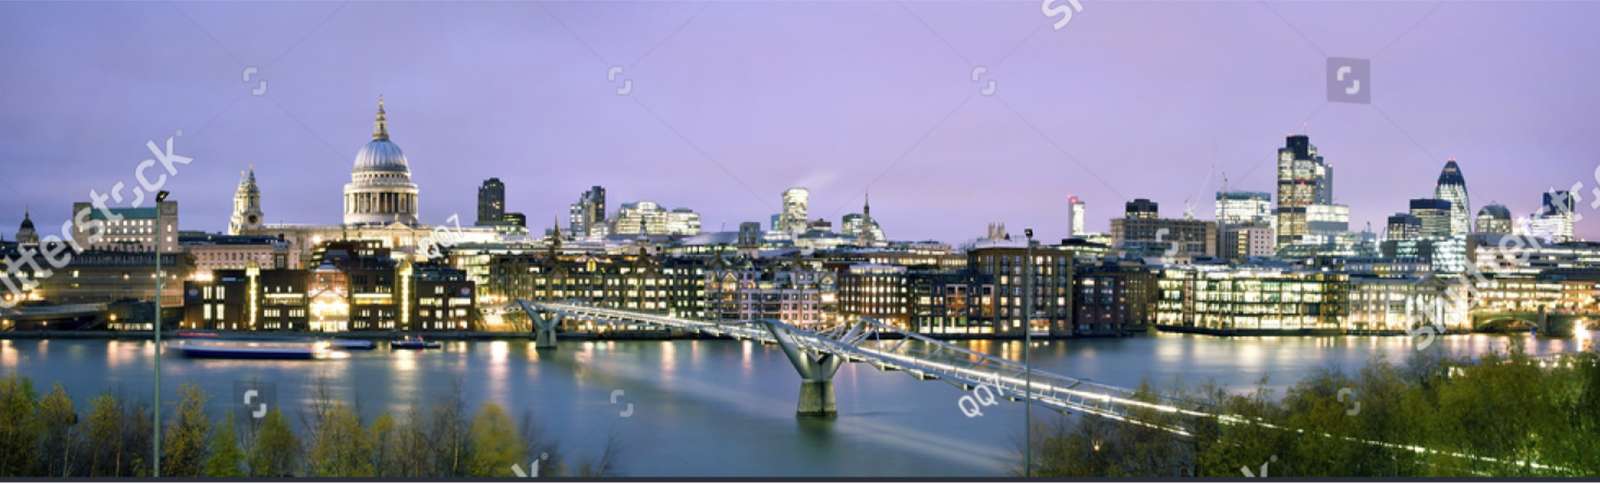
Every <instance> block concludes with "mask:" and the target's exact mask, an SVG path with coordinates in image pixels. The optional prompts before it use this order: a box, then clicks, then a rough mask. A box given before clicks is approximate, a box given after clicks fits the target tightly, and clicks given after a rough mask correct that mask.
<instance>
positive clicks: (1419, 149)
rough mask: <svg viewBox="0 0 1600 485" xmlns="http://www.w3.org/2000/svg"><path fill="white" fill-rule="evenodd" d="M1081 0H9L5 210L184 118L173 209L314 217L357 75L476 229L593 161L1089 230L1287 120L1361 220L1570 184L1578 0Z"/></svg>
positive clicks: (1210, 178)
mask: <svg viewBox="0 0 1600 485" xmlns="http://www.w3.org/2000/svg"><path fill="white" fill-rule="evenodd" d="M1082 3H1083V5H1084V10H1083V11H1082V12H1080V13H1079V14H1077V15H1076V16H1075V17H1074V18H1073V20H1072V21H1071V23H1070V24H1068V25H1067V26H1066V27H1065V28H1064V29H1062V30H1059V31H1057V30H1052V29H1051V28H1050V25H1051V23H1052V22H1053V21H1054V20H1055V19H1053V18H1047V17H1045V16H1044V15H1043V14H1042V13H1041V12H1040V5H1039V2H1038V1H1032V0H1029V1H1019V2H980V1H942V2H906V3H904V4H899V3H892V2H876V1H874V2H866V1H860V2H837V3H809V2H808V3H754V2H750V3H747V2H708V3H690V2H678V1H670V2H654V3H648V2H647V3H639V2H625V3H611V2H606V3H568V2H546V3H538V4H535V3H475V4H442V3H440V4H436V3H405V4H378V3H365V2H355V3H349V4H341V3H336V2H316V3H277V2H272V3H177V4H168V3H149V2H138V3H104V4H100V3H93V4H91V3H55V2H51V3H45V2H27V3H3V4H0V59H4V63H5V69H3V70H0V163H3V164H4V166H5V167H6V168H7V169H8V170H7V171H6V173H5V174H4V176H3V177H0V233H3V234H4V235H5V237H6V238H8V239H9V238H11V237H12V236H13V232H14V231H15V228H16V226H17V223H18V221H20V219H21V216H22V210H23V207H24V206H25V205H26V206H29V207H31V208H32V210H33V214H34V219H35V220H36V221H38V222H39V223H40V224H41V228H44V227H55V226H56V225H59V224H60V222H61V221H62V220H64V219H65V218H66V217H67V215H68V214H67V213H68V209H69V208H70V206H71V203H72V202H73V201H78V200H86V199H87V197H88V192H89V190H90V189H97V190H100V191H102V192H103V191H106V190H107V189H109V188H110V187H111V186H112V185H113V184H115V183H116V182H118V181H123V182H125V183H127V184H129V185H130V186H131V185H133V184H136V183H137V182H135V180H134V178H133V169H134V167H135V166H136V165H137V163H138V162H139V161H140V160H144V159H145V158H148V156H147V155H148V154H147V152H146V150H145V148H144V143H145V141H146V140H151V139H164V138H166V137H168V136H171V135H173V134H174V133H175V132H177V131H178V130H182V132H183V135H182V136H180V137H178V139H177V141H176V142H175V144H176V148H177V150H176V151H177V152H178V153H179V154H182V155H187V156H192V157H193V158H194V159H195V161H194V163H193V164H191V165H189V166H187V167H181V168H180V171H179V173H178V175H177V176H176V177H174V178H172V179H170V180H169V181H168V188H169V189H170V190H172V191H173V192H174V194H175V195H174V199H176V200H178V201H179V202H180V204H181V207H182V215H181V217H182V219H183V222H182V224H183V227H184V228H185V229H200V230H213V231H215V230H222V229H224V228H225V227H226V226H227V218H228V214H229V210H230V204H231V195H232V192H233V188H234V186H235V184H236V183H237V181H238V174H239V171H240V170H243V169H244V168H245V167H246V166H247V165H248V164H251V163H254V164H255V165H256V167H257V175H258V178H259V180H260V184H261V187H262V191H263V199H264V207H265V212H266V216H267V220H268V221H269V222H305V223H335V222H337V221H339V219H340V193H341V188H342V186H343V184H344V183H345V182H347V181H349V171H350V167H351V163H352V160H353V158H354V156H355V153H356V151H357V150H358V149H359V148H360V147H361V145H362V144H364V143H366V141H367V140H368V139H369V138H370V133H371V125H372V114H373V108H374V102H375V99H376V98H377V96H378V95H379V94H380V93H381V94H383V95H384V96H385V98H386V99H387V104H388V111H389V120H390V131H391V133H392V135H393V139H394V141H395V142H396V143H398V144H399V145H400V146H401V147H402V148H403V149H404V150H405V151H406V155H407V156H408V158H409V159H410V161H411V168H412V176H413V178H414V180H415V181H416V182H417V183H418V185H420V186H421V202H422V219H423V221H424V222H425V223H440V222H442V221H443V220H444V219H445V218H446V217H448V216H449V215H451V214H453V213H459V214H461V215H462V216H463V219H464V220H466V221H470V220H471V219H472V218H473V214H474V203H475V196H476V186H477V184H478V183H479V182H480V181H481V180H482V179H484V178H488V177H500V178H501V179H502V180H504V181H505V182H506V184H507V186H508V194H507V197H508V199H509V200H508V202H507V203H508V205H509V208H510V209H511V210H515V211H521V212H524V213H526V214H527V215H528V218H529V219H530V223H532V224H533V225H536V226H538V227H541V228H542V227H546V226H548V224H549V221H550V220H551V218H552V217H557V216H559V217H560V218H561V220H562V221H563V223H565V220H566V206H567V204H569V203H571V202H572V201H573V200H574V199H575V198H576V197H577V195H578V193H579V192H581V191H583V190H584V189H585V188H587V187H588V186H590V185H594V184H601V185H605V186H606V187H607V189H608V196H609V200H610V202H611V209H612V210H615V209H616V207H617V205H619V204H620V203H621V202H626V201H633V200H640V199H648V200H655V201H657V202H660V203H661V204H663V205H665V206H668V207H680V206H684V207H690V208H692V209H695V210H697V211H699V212H700V213H701V214H702V215H703V217H704V220H705V228H706V229H707V230H717V229H719V228H723V227H726V228H727V229H728V230H733V229H736V228H737V226H738V223H739V222H740V221H762V222H763V225H765V222H766V220H767V217H768V215H769V214H771V213H773V212H775V211H776V210H777V208H778V204H779V200H780V199H779V193H780V192H781V191H782V190H783V189H784V188H786V187H788V186H791V185H805V186H808V187H810V188H811V189H812V216H813V217H818V216H820V217H826V218H828V219H831V220H834V221H835V224H837V223H838V222H837V220H838V217H839V216H840V215H842V214H844V213H846V212H851V211H855V210H859V207H860V203H861V195H862V193H863V191H865V190H866V189H867V188H868V186H869V185H870V188H871V193H872V202H873V209H874V210H873V212H874V215H876V216H877V217H878V218H879V219H880V220H881V221H882V222H883V224H884V229H885V230H886V231H887V232H888V233H889V236H890V237H891V238H895V239H927V238H935V239H941V240H946V241H950V242H958V241H960V240H965V239H970V238H972V237H974V236H977V235H979V234H981V233H982V230H983V226H984V224H985V223H987V222H990V221H1004V222H1006V223H1007V225H1008V226H1009V227H1010V228H1011V230H1012V232H1014V233H1020V232H1021V228H1023V227H1027V226H1030V225H1031V226H1033V227H1035V228H1036V232H1038V233H1039V235H1040V236H1041V237H1043V238H1045V239H1047V240H1048V239H1054V238H1059V237H1061V236H1063V235H1065V233H1066V203H1065V200H1066V198H1067V196H1068V195H1069V194H1078V195H1079V196H1080V197H1082V198H1083V199H1085V200H1086V201H1087V202H1088V204H1089V228H1090V230H1098V231H1103V230H1106V229H1107V227H1108V225H1109V224H1108V222H1107V220H1108V219H1109V218H1111V217H1113V216H1115V215H1117V214H1120V212H1121V206H1122V203H1123V202H1124V201H1126V200H1128V199H1131V198H1135V197H1148V198H1152V199H1155V200H1157V201H1158V202H1160V203H1161V205H1162V211H1163V214H1166V215H1169V216H1177V215H1180V214H1182V212H1183V209H1184V203H1185V200H1186V199H1187V200H1189V201H1190V202H1191V203H1192V204H1193V205H1194V208H1195V211H1196V212H1197V213H1199V214H1200V215H1201V216H1202V217H1205V218H1210V213H1211V210H1212V202H1211V200H1212V195H1211V194H1212V193H1213V192H1215V191H1216V190H1217V189H1218V187H1219V186H1220V183H1221V177H1222V172H1226V173H1227V175H1228V178H1229V179H1230V188H1233V189H1240V190H1260V191H1272V190H1273V185H1274V181H1273V176H1274V174H1273V172H1274V170H1273V168H1274V165H1273V164H1274V160H1275V151H1276V149H1277V147H1279V146H1281V144H1282V143H1283V136H1284V135H1286V134H1288V133H1290V132H1299V131H1304V132H1307V133H1309V134H1310V135H1311V137H1312V142H1313V143H1314V144H1316V145H1317V146H1318V147H1319V148H1320V149H1321V150H1322V152H1323V154H1324V155H1325V156H1326V157H1327V159H1328V161H1329V162H1330V163H1331V164H1332V165H1333V166H1334V167H1335V169H1336V171H1337V180H1336V192H1335V197H1336V199H1337V200H1338V201H1339V202H1341V203H1345V204H1349V205H1350V206H1351V212H1352V217H1351V218H1352V224H1351V226H1352V228H1360V227H1361V226H1362V225H1363V224H1364V223H1365V222H1367V221H1372V222H1373V224H1374V226H1375V227H1379V226H1381V225H1382V220H1383V217H1385V216H1386V215H1388V214H1390V213H1393V212H1396V211H1403V210H1405V208H1406V199H1409V198H1413V197H1424V196H1431V193H1432V188H1433V183H1434V179H1435V178H1436V177H1437V175H1438V171H1439V169H1440V167H1441V166H1442V165H1443V163H1444V160H1445V159H1446V158H1448V157H1455V158H1457V159H1458V160H1459V161H1460V164H1461V166H1462V170H1463V172H1464V173H1465V175H1466V178H1467V182H1468V188H1469V190H1470V192H1471V196H1472V202H1473V204H1474V207H1473V210H1474V212H1476V210H1477V209H1478V208H1479V207H1481V206H1482V205H1484V204H1486V203H1488V202H1490V201H1499V202H1501V203H1504V204H1506V205H1507V206H1509V207H1510V208H1511V209H1512V211H1513V212H1514V213H1517V214H1525V213H1527V212H1530V211H1532V210H1534V209H1535V208H1536V207H1537V204H1538V200H1539V194H1540V192H1541V191H1543V190H1545V189H1547V188H1549V187H1552V186H1557V187H1565V186H1570V185H1571V184H1572V183H1574V182H1578V181H1583V182H1584V189H1583V190H1584V192H1588V190H1589V188H1592V187H1594V186H1595V181H1594V179H1593V176H1592V172H1593V170H1594V168H1595V164H1596V163H1600V157H1596V156H1594V148H1593V144H1594V142H1595V141H1596V140H1600V124H1597V123H1596V122H1595V121H1594V120H1595V113H1597V112H1600V94H1596V89H1595V86H1596V79H1600V31H1597V30H1596V29H1595V28H1594V22H1593V21H1594V19H1597V18H1600V3H1592V2H1540V1H1532V2H1470V3H1455V2H1446V3H1443V4H1434V3H1428V2H1416V3H1372V2H1345V1H1340V2H1309V3H1308V2H1272V3H1266V4H1263V3H1259V2H1166V1H1162V2H1108V1H1095V0H1082ZM1327 56H1335V57H1361V58H1371V59H1372V65H1373V71H1374V74H1373V81H1372V84H1371V87H1372V89H1373V104H1372V105H1358V104H1330V103H1327V102H1326V101H1325V95H1324V90H1325V87H1324V76H1325V73H1324V70H1325V64H1324V63H1325V57H1327ZM250 66H254V67H256V68H257V71H256V73H257V74H256V75H255V77H253V78H252V79H253V80H252V81H251V82H244V81H243V80H242V77H243V71H244V70H245V68H246V67H250ZM611 66H620V67H622V69H623V71H622V73H621V75H620V76H619V77H618V79H617V80H616V81H615V82H613V81H610V80H608V79H607V74H608V70H609V68H610V67H611ZM975 66H984V67H986V68H987V72H986V73H984V74H983V77H982V78H981V79H980V81H978V82H974V81H973V80H972V79H971V76H972V74H973V67H975ZM624 78H625V79H627V80H631V81H632V91H631V93H630V94H629V95H627V96H619V95H617V94H616V91H617V89H618V88H619V87H620V86H621V84H622V80H623V79H624ZM254 79H265V80H266V81H267V83H268V84H267V92H266V93H265V94H264V95H263V96H252V95H251V94H250V90H251V89H252V88H254V87H256V86H257V83H256V82H255V81H254ZM989 80H994V81H995V82H996V84H995V87H996V88H997V89H996V91H995V94H994V95H993V96H983V95H981V94H980V91H981V90H982V88H983V87H984V85H985V84H986V83H987V81H989ZM1584 195H1585V199H1584V202H1587V201H1588V200H1589V199H1588V197H1589V194H1587V193H1585V194H1584ZM1580 206H1581V207H1583V208H1584V209H1583V213H1584V214H1585V215H1586V216H1587V217H1586V220H1584V221H1582V222H1579V223H1578V232H1579V233H1580V235H1583V236H1588V237H1590V238H1600V224H1597V223H1596V222H1595V221H1594V220H1593V219H1595V218H1596V217H1600V211H1591V210H1589V209H1587V204H1586V203H1584V204H1580Z"/></svg>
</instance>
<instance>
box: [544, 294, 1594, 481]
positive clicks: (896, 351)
mask: <svg viewBox="0 0 1600 485" xmlns="http://www.w3.org/2000/svg"><path fill="white" fill-rule="evenodd" d="M515 304H516V306H518V307H520V308H521V309H522V311H523V312H525V313H527V314H528V316H529V318H530V319H531V320H532V323H533V325H532V328H531V330H532V331H533V333H534V340H535V344H534V346H535V347H536V348H555V347H556V330H557V327H558V326H559V325H560V323H561V321H562V320H563V319H573V320H578V321H591V322H596V323H609V324H618V325H628V324H642V325H653V326H657V327H663V328H669V329H674V330H681V331H685V332H691V333H699V334H705V335H711V336H721V337H729V338H734V339H739V340H751V341H756V342H761V343H765V344H771V345H777V346H778V347H779V348H781V349H782V350H783V353H784V354H785V355H786V356H788V358H789V361H790V363H792V364H794V368H795V371H796V372H798V373H799V374H800V379H801V382H800V397H799V404H798V405H797V407H796V411H795V413H796V415H798V416H803V417H831V416H835V415H837V413H838V411H837V409H836V407H835V402H834V392H833V375H834V373H835V372H837V371H838V370H839V366H840V365H841V364H843V363H844V362H860V363H867V364H871V365H872V366H874V367H877V368H878V369H880V370H884V371H904V372H906V373H908V374H910V375H912V376H914V377H916V378H918V379H922V380H942V381H945V382H947V383H950V384H951V385H955V386H958V387H960V388H961V389H963V390H975V389H978V388H980V387H987V388H990V389H991V390H993V391H994V392H996V393H997V394H999V395H1000V396H1002V397H1004V398H1007V399H1009V400H1011V401H1018V402H1020V401H1030V402H1032V403H1034V404H1039V405H1042V406H1045V407H1046V408H1049V409H1054V410H1056V411H1060V412H1063V413H1073V412H1077V413H1082V414H1084V415H1089V416H1096V417H1100V418H1105V419H1110V420H1113V421H1118V422H1123V423H1127V424H1130V425H1137V426H1144V427H1149V428H1154V429H1159V430H1162V431H1166V432H1169V433H1172V434H1175V435H1178V436H1181V437H1185V438H1192V437H1193V436H1194V435H1193V433H1191V432H1190V431H1189V430H1188V429H1185V428H1184V427H1183V426H1181V425H1179V424H1174V423H1176V422H1177V421H1178V420H1176V419H1173V420H1165V421H1167V422H1164V423H1156V422H1148V421H1145V420H1141V419H1140V418H1139V417H1140V416H1160V415H1172V416H1174V417H1190V418H1203V419H1208V420H1215V421H1217V422H1218V423H1219V424H1222V425H1227V426H1260V427H1264V428H1269V429H1275V430H1279V431H1283V432H1288V433H1297V434H1308V433H1309V434H1314V435H1320V436H1322V437H1324V438H1328V439H1336V440H1345V441H1351V442H1356V443H1361V444H1365V445H1370V446H1376V447H1382V448H1390V449H1399V450H1405V451H1410V452H1414V453H1418V454H1430V455H1443V456H1449V457H1454V458H1461V459H1466V460H1472V461H1482V462H1491V463H1514V464H1516V465H1518V466H1526V467H1530V468H1533V469H1539V470H1547V469H1553V470H1557V471H1561V470H1562V469H1561V468H1558V467H1552V466H1549V465H1542V464H1539V463H1532V462H1527V461H1519V460H1505V459H1499V458H1494V457H1484V456H1477V455H1469V454H1465V453H1459V452H1452V451H1446V450H1434V449H1428V448H1423V447H1420V446H1415V445H1408V444H1403V443H1386V442H1379V441H1372V440H1365V439H1359V438H1353V437H1346V436H1335V435H1331V434H1327V433H1320V432H1308V431H1307V430H1303V429H1298V428H1291V427H1285V426H1280V425H1276V424H1273V423H1269V422H1266V421H1263V420H1261V419H1259V418H1253V417H1246V416H1239V415H1225V414H1217V413H1213V412H1210V411H1208V410H1206V409H1205V407H1204V406H1201V405H1199V404H1198V403H1189V402H1183V401H1180V400H1177V399H1174V398H1171V397H1167V396H1160V395H1155V394H1152V393H1149V392H1146V393H1143V394H1138V393H1135V392H1134V391H1133V390H1131V389H1127V388H1122V387H1117V386H1111V385H1106V384H1102V383H1097V382H1091V381H1088V380H1085V379H1078V378H1073V377H1068V376H1063V375H1059V374H1054V373H1050V372H1045V371H1041V370H1038V369H1032V368H1030V367H1028V366H1025V365H1023V363H1021V362H1017V361H1013V360H1009V359H1004V358H1001V357H998V356H994V355H989V354H984V353H980V352H974V351H971V350H968V349H964V348H961V347H957V346H954V345H950V344H948V343H945V342H943V341H940V340H938V339H935V338H931V337H928V336H926V335H922V334H919V333H916V332H910V331H906V330H900V329H895V328H892V327H889V326H887V325H884V324H883V323H882V322H879V321H877V320H874V319H870V318H860V319H857V320H855V321H852V322H846V323H842V324H838V325H834V326H831V327H826V328H821V329H817V330H808V329H803V328H799V327H795V326H793V325H789V324H787V323H784V322H781V321H777V320H756V321H702V320H693V319H687V318H681V317H674V316H669V315H660V314H655V313H645V312H637V311H628V310H618V309H613V308H600V307H593V306H588V305H579V304H572V303H560V302H547V301H528V300H517V301H516V302H515ZM885 336H888V337H889V338H884V337H885ZM1551 360H1552V361H1551V362H1549V363H1545V364H1544V365H1552V364H1555V365H1559V364H1556V362H1560V361H1559V360H1556V359H1551ZM1568 365H1570V364H1568Z"/></svg>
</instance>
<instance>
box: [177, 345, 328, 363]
mask: <svg viewBox="0 0 1600 485" xmlns="http://www.w3.org/2000/svg"><path fill="white" fill-rule="evenodd" d="M172 348H173V350H177V351H178V352H180V353H182V354H183V356H184V357H189V358H195V359H288V360H309V359H317V358H320V357H322V356H324V354H325V353H326V346H325V345H319V344H315V343H310V342H307V343H281V342H245V341H200V342H191V341H186V342H178V343H175V344H172Z"/></svg>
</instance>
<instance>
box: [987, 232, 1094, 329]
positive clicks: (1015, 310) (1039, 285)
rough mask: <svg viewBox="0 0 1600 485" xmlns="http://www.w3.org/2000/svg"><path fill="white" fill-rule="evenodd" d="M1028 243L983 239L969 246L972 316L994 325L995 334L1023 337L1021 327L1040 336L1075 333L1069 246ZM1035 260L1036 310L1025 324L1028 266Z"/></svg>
mask: <svg viewBox="0 0 1600 485" xmlns="http://www.w3.org/2000/svg"><path fill="white" fill-rule="evenodd" d="M1027 254H1028V249H1027V248H1026V247H1024V246H1022V245H1021V243H1020V242H1018V243H1016V244H994V245H980V246H979V247H976V248H974V249H972V250H971V251H968V252H967V258H968V264H967V266H968V270H969V271H970V272H971V277H972V285H971V289H970V293H969V295H968V305H969V306H968V308H969V311H968V312H969V313H968V318H969V321H970V322H972V323H973V324H978V325H985V324H986V325H990V326H993V327H994V330H993V333H994V335H997V336H1006V337H1021V336H1022V335H1023V334H1022V332H1023V328H1028V329H1030V332H1031V333H1032V334H1033V335H1036V336H1045V337H1070V336H1072V332H1073V328H1072V268H1073V257H1072V253H1071V252H1069V251H1063V250H1060V249H1056V248H1051V247H1048V246H1040V247H1037V248H1034V249H1033V261H1032V262H1029V261H1028V257H1027ZM1029 265H1032V266H1033V274H1034V281H1033V283H1034V284H1033V290H1034V291H1033V293H1034V296H1033V313H1032V315H1031V321H1030V322H1028V325H1027V327H1024V326H1023V325H1024V315H1023V307H1024V302H1025V300H1024V295H1026V293H1025V290H1024V288H1025V287H1026V285H1025V277H1024V276H1025V275H1026V269H1027V267H1028V266H1029Z"/></svg>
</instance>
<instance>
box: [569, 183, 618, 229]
mask: <svg viewBox="0 0 1600 485" xmlns="http://www.w3.org/2000/svg"><path fill="white" fill-rule="evenodd" d="M608 229H609V228H608V227H607V224H606V188H605V187H601V186H599V185H596V186H594V187H590V188H589V190H586V191H584V192H583V194H580V195H579V196H578V201H577V202H576V203H573V204H572V207H571V210H570V212H569V218H568V223H567V236H568V237H571V238H573V239H590V238H600V237H605V235H606V231H607V230H608Z"/></svg>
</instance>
